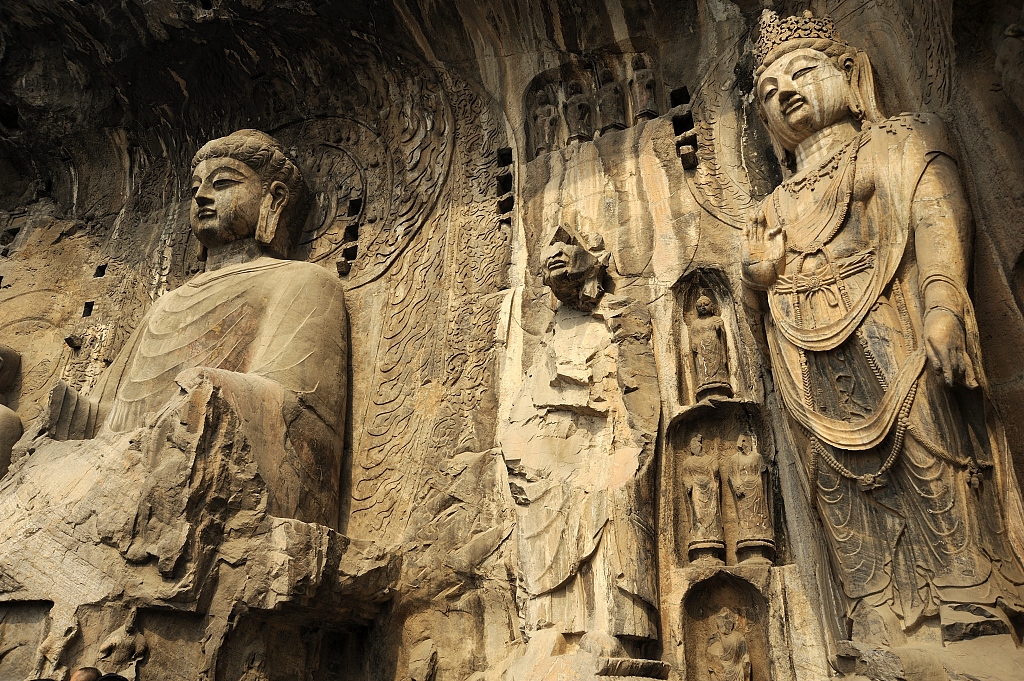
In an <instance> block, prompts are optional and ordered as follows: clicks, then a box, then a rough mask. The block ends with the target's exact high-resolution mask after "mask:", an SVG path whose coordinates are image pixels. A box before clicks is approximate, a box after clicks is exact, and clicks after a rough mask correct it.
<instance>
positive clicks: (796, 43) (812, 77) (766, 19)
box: [754, 10, 884, 165]
mask: <svg viewBox="0 0 1024 681" xmlns="http://www.w3.org/2000/svg"><path fill="white" fill-rule="evenodd" d="M759 28H760V31H761V32H760V36H759V38H758V40H757V44H756V46H755V48H754V57H755V61H756V63H757V64H758V66H757V70H756V71H755V74H754V85H755V94H756V99H757V109H758V112H759V113H760V115H761V118H762V120H764V123H765V125H766V127H767V128H768V133H769V135H770V136H771V139H772V144H773V146H774V147H775V152H776V155H778V157H779V159H780V160H783V162H784V163H786V165H790V161H789V159H790V158H791V155H792V153H793V152H794V151H795V150H796V148H797V146H799V145H800V143H801V142H803V141H804V140H806V139H807V138H808V137H810V136H811V135H813V134H814V133H816V132H818V131H820V130H823V129H825V128H828V127H830V126H833V125H836V124H837V123H840V122H843V121H844V120H851V121H854V122H855V123H860V122H863V121H868V122H871V123H877V122H880V121H882V120H884V116H882V113H881V111H880V110H879V108H878V104H877V102H876V100H875V88H874V78H873V77H872V73H871V63H870V62H869V61H868V57H867V54H866V53H865V52H863V51H861V50H858V49H857V48H856V47H851V46H850V45H847V44H845V43H844V42H842V40H841V39H840V37H839V34H838V33H837V32H836V29H835V25H834V24H833V23H832V20H831V19H829V18H828V17H823V18H815V17H813V16H812V15H811V13H810V12H805V13H804V15H803V16H802V17H795V16H793V17H787V18H785V19H783V20H779V18H778V16H776V14H775V13H774V12H772V11H771V10H765V11H764V12H763V13H762V15H761V19H760V21H759Z"/></svg>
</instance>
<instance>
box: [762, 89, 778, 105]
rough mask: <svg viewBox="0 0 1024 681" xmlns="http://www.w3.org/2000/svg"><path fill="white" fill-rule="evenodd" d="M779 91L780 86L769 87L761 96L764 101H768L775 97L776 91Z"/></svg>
mask: <svg viewBox="0 0 1024 681" xmlns="http://www.w3.org/2000/svg"><path fill="white" fill-rule="evenodd" d="M778 91H779V89H778V88H774V87H773V88H768V89H767V90H765V92H764V95H763V96H762V98H761V99H762V101H765V102H767V101H768V100H769V99H771V98H772V97H774V96H775V93H776V92H778Z"/></svg>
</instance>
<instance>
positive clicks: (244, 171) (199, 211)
mask: <svg viewBox="0 0 1024 681" xmlns="http://www.w3.org/2000/svg"><path fill="white" fill-rule="evenodd" d="M263 194H264V188H263V181H262V180H261V179H260V177H259V175H257V174H256V171H254V170H253V169H252V168H250V167H249V166H247V165H245V164H244V163H242V162H241V161H236V160H235V159H233V158H211V159H207V160H205V161H202V162H201V163H200V164H199V165H198V166H196V170H195V172H194V173H193V174H192V210H191V220H192V231H193V233H195V235H196V238H197V239H199V241H200V243H202V244H203V245H204V246H206V247H207V248H211V247H214V246H223V245H224V244H228V243H231V242H232V241H238V240H240V239H247V238H249V237H252V236H254V235H255V234H256V225H257V223H258V222H259V216H260V203H261V201H262V199H263Z"/></svg>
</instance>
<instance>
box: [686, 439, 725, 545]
mask: <svg viewBox="0 0 1024 681" xmlns="http://www.w3.org/2000/svg"><path fill="white" fill-rule="evenodd" d="M681 474H682V480H683V485H684V487H685V489H686V494H687V496H688V497H689V499H690V531H689V534H688V535H687V540H686V548H687V551H688V553H689V558H690V562H693V563H710V564H720V563H721V562H722V556H723V553H724V551H725V534H724V533H723V531H722V507H721V504H720V499H721V491H720V490H721V481H720V479H719V473H718V459H717V458H716V457H715V456H714V455H713V454H706V453H705V452H704V436H703V435H701V434H700V433H697V434H696V435H694V436H693V437H692V438H691V439H690V456H688V457H687V458H686V459H685V460H684V461H683V463H682V466H681Z"/></svg>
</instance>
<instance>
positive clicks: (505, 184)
mask: <svg viewBox="0 0 1024 681" xmlns="http://www.w3.org/2000/svg"><path fill="white" fill-rule="evenodd" d="M510 191H512V173H509V174H508V175H498V196H502V195H504V194H508V193H509V192H510Z"/></svg>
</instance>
